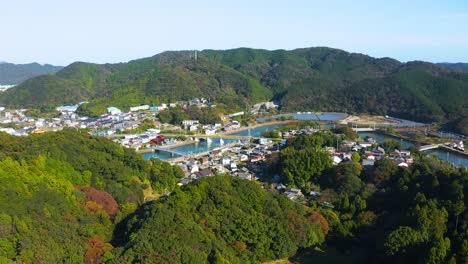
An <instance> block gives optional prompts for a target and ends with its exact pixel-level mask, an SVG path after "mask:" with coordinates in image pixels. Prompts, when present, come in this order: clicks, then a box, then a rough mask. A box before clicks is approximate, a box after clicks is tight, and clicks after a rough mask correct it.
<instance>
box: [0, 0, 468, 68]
mask: <svg viewBox="0 0 468 264" xmlns="http://www.w3.org/2000/svg"><path fill="white" fill-rule="evenodd" d="M2 9H3V14H2V16H1V17H0V23H2V24H3V25H6V26H3V27H1V28H0V36H2V39H4V41H2V42H1V44H0V61H6V62H10V63H15V64H26V63H32V62H38V63H40V64H45V63H47V64H53V65H61V66H66V65H68V64H70V63H72V62H75V61H85V62H92V63H117V62H127V61H130V60H134V59H139V58H144V57H150V56H153V55H155V54H158V53H161V52H163V51H173V50H205V49H217V50H220V49H221V50H226V49H232V48H238V47H248V48H256V49H267V50H275V49H286V50H292V49H296V48H306V47H317V46H326V47H331V48H337V49H342V50H345V51H348V52H354V53H362V54H366V55H369V56H372V57H377V58H381V57H390V58H394V59H397V60H399V61H402V62H406V61H413V60H421V61H428V62H450V63H457V62H468V53H467V52H466V51H467V50H468V23H466V21H468V3H460V2H455V1H451V2H447V1H445V2H428V1H422V0H416V1H412V2H411V3H407V2H406V1H402V0H397V1H393V2H391V3H388V2H386V1H370V0H365V1H360V2H359V3H356V2H355V1H345V0H331V1H327V3H323V2H320V1H305V0H291V1H288V2H287V3H286V4H285V3H284V2H283V1H279V0H273V1H265V0H258V1H254V2H253V1H246V0H240V1H236V2H235V3H220V2H218V1H213V0H202V1H198V2H197V3H191V2H190V3H185V2H184V1H180V0H179V1H177V0H176V1H172V2H170V3H168V2H166V1H149V0H135V1H132V2H128V1H124V0H116V1H109V0H102V1H98V2H97V1H91V0H84V1H80V2H73V3H72V2H63V1H58V0H44V1H40V2H37V1H32V0H18V1H9V2H6V3H2ZM5 40H6V41H5Z"/></svg>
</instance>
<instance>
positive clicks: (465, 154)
mask: <svg viewBox="0 0 468 264" xmlns="http://www.w3.org/2000/svg"><path fill="white" fill-rule="evenodd" d="M375 132H378V133H381V134H384V135H387V136H390V137H394V138H396V139H400V138H401V139H403V140H406V141H409V142H411V143H413V144H420V145H432V144H433V143H430V142H425V141H418V140H415V139H412V138H409V137H406V136H403V135H398V134H393V133H389V132H387V131H385V130H376V131H375ZM438 145H439V148H442V149H444V150H448V151H451V152H455V153H458V154H461V155H464V156H468V153H467V152H466V151H461V150H458V149H454V148H451V147H448V146H446V145H444V144H438Z"/></svg>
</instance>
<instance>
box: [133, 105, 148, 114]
mask: <svg viewBox="0 0 468 264" xmlns="http://www.w3.org/2000/svg"><path fill="white" fill-rule="evenodd" d="M148 109H150V106H149V105H140V106H134V107H130V112H136V111H142V110H148Z"/></svg>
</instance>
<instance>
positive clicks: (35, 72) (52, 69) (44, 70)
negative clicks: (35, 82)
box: [0, 61, 63, 85]
mask: <svg viewBox="0 0 468 264" xmlns="http://www.w3.org/2000/svg"><path fill="white" fill-rule="evenodd" d="M62 68H63V67H62V66H54V65H50V64H44V65H41V64H39V63H35V62H34V63H29V64H13V63H8V62H4V61H2V62H0V85H2V84H3V85H14V84H19V83H21V82H23V81H25V80H27V79H30V78H33V77H37V76H39V75H44V74H50V73H56V72H58V71H59V70H61V69H62Z"/></svg>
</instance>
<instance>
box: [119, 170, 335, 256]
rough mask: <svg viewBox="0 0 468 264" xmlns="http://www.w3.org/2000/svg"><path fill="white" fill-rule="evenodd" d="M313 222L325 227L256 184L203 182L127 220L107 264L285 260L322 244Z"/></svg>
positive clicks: (313, 213) (304, 209) (314, 213)
mask: <svg viewBox="0 0 468 264" xmlns="http://www.w3.org/2000/svg"><path fill="white" fill-rule="evenodd" d="M311 216H312V217H311ZM314 217H316V218H314ZM319 218H321V219H323V221H325V220H324V218H323V216H321V214H320V213H318V212H317V211H313V210H311V209H308V208H307V207H305V206H303V205H300V204H298V203H294V202H292V201H290V200H289V199H288V198H286V197H285V196H280V195H278V194H273V193H271V192H267V191H265V190H263V189H262V188H260V187H259V186H258V185H257V184H256V183H253V182H249V181H246V180H242V179H238V178H233V177H212V178H204V179H200V180H198V181H196V182H194V183H193V184H190V185H187V186H185V187H184V188H182V189H181V190H177V191H176V192H175V193H173V194H172V195H171V196H169V197H168V198H167V199H166V200H163V201H160V202H156V203H154V204H152V205H151V206H149V208H148V209H146V210H143V211H141V212H140V213H139V214H137V216H135V217H134V218H133V219H130V220H129V224H128V229H127V230H126V235H127V239H126V243H124V247H121V248H118V249H116V250H115V251H114V252H113V254H114V255H115V256H116V258H115V259H113V260H112V261H111V263H260V262H263V261H267V260H274V259H279V258H286V257H290V256H292V255H294V254H295V253H296V251H297V249H299V248H305V247H310V246H313V245H318V244H320V243H322V242H323V241H324V231H323V230H322V228H323V227H324V226H322V224H321V222H320V221H318V220H317V219H319ZM325 222H326V221H325ZM327 228H328V226H327ZM327 231H328V230H327Z"/></svg>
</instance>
